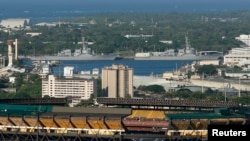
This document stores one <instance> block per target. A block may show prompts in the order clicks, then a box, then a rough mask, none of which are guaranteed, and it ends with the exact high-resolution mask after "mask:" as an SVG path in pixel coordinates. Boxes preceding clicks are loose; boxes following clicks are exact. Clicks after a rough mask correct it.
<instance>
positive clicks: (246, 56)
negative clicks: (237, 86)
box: [224, 47, 250, 65]
mask: <svg viewBox="0 0 250 141" xmlns="http://www.w3.org/2000/svg"><path fill="white" fill-rule="evenodd" d="M249 60H250V47H244V48H233V49H232V50H231V51H229V53H228V54H227V55H224V64H225V65H238V64H240V62H242V61H249Z"/></svg>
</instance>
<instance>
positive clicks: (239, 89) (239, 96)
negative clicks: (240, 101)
mask: <svg viewBox="0 0 250 141" xmlns="http://www.w3.org/2000/svg"><path fill="white" fill-rule="evenodd" d="M240 95H241V94H240V76H239V94H238V96H239V97H240Z"/></svg>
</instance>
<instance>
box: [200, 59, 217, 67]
mask: <svg viewBox="0 0 250 141" xmlns="http://www.w3.org/2000/svg"><path fill="white" fill-rule="evenodd" d="M198 64H199V65H201V66H203V65H215V66H218V65H220V60H200V61H199V62H198Z"/></svg>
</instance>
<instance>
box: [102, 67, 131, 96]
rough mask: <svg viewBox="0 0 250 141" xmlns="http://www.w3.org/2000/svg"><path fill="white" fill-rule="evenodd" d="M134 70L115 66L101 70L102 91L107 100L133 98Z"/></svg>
mask: <svg viewBox="0 0 250 141" xmlns="http://www.w3.org/2000/svg"><path fill="white" fill-rule="evenodd" d="M133 74H134V70H133V69H132V68H128V66H123V65H115V64H113V65H112V66H109V67H104V68H102V90H103V92H104V94H105V95H107V96H108V97H109V98H117V97H133Z"/></svg>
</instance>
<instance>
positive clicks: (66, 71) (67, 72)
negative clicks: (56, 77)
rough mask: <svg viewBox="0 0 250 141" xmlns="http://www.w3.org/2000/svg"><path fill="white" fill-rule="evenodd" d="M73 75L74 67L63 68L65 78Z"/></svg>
mask: <svg viewBox="0 0 250 141" xmlns="http://www.w3.org/2000/svg"><path fill="white" fill-rule="evenodd" d="M73 74H74V67H71V66H66V67H64V71H63V76H64V77H66V78H72V77H73Z"/></svg>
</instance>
